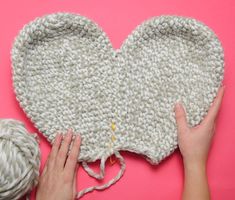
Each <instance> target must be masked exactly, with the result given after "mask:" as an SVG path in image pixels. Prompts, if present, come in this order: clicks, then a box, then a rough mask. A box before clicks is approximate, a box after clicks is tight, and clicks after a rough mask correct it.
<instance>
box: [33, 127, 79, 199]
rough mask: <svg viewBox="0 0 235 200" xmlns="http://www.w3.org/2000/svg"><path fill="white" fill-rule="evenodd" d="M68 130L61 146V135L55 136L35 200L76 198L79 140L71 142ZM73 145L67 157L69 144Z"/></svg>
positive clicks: (75, 139) (70, 133)
mask: <svg viewBox="0 0 235 200" xmlns="http://www.w3.org/2000/svg"><path fill="white" fill-rule="evenodd" d="M72 136H73V133H72V130H71V129H70V130H69V131H68V132H67V133H66V135H65V137H64V140H63V142H62V144H61V141H62V134H57V135H56V138H55V141H54V143H53V146H52V150H51V152H50V154H49V157H48V159H47V162H46V165H45V167H44V170H43V172H42V175H41V177H40V179H39V185H38V189H37V194H36V200H74V199H75V196H76V172H77V167H78V163H77V159H78V155H79V151H80V150H79V149H80V144H81V138H80V136H79V135H76V137H75V138H74V140H72ZM72 141H73V145H71V146H72V148H71V150H70V153H69V155H68V156H67V153H68V151H69V146H70V143H71V142H72Z"/></svg>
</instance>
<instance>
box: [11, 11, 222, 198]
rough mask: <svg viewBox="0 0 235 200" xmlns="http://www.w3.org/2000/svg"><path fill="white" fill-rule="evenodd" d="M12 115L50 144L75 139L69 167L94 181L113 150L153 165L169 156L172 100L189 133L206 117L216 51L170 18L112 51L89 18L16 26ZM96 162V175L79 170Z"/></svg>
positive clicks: (140, 29)
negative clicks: (77, 164)
mask: <svg viewBox="0 0 235 200" xmlns="http://www.w3.org/2000/svg"><path fill="white" fill-rule="evenodd" d="M12 63H13V80H14V87H15V92H16V96H17V100H18V101H19V103H20V105H21V107H22V108H23V109H24V111H25V112H26V114H27V115H28V117H29V118H30V119H31V120H32V121H33V122H34V124H35V126H36V127H37V128H38V129H39V130H40V131H41V132H42V133H43V134H44V135H45V137H46V138H47V139H48V141H50V142H52V141H53V140H54V138H55V133H56V131H57V130H61V131H62V132H66V130H67V129H68V128H69V127H72V128H73V129H74V131H75V132H78V133H80V134H81V137H82V145H81V153H80V155H79V158H78V160H79V161H81V162H82V164H83V167H84V169H85V170H86V171H87V172H88V173H89V175H91V176H93V177H95V178H97V179H102V178H103V177H104V172H105V161H106V159H107V158H108V157H109V156H110V155H112V154H115V155H116V156H117V158H118V159H119V160H120V164H121V170H120V172H119V174H118V175H117V176H116V177H115V179H113V180H111V181H110V182H109V183H107V184H106V185H104V186H96V187H91V188H89V189H85V190H83V191H81V192H80V193H78V197H81V196H82V195H84V194H85V193H86V192H89V191H92V190H94V189H104V188H106V187H108V186H110V185H111V184H113V183H115V182H116V181H117V180H118V179H119V178H120V177H121V176H122V174H123V173H124V169H125V163H124V159H123V158H122V156H121V155H120V154H119V151H121V150H126V151H131V152H135V153H137V154H141V155H143V156H144V157H145V158H146V159H147V160H148V161H149V162H151V163H152V164H157V163H159V162H160V161H162V160H163V159H164V158H166V157H167V156H169V155H170V154H171V153H172V152H173V151H174V150H175V149H176V148H177V133H176V123H175V118H174V112H173V107H174V104H175V103H176V102H177V101H181V102H182V103H183V104H184V106H185V108H186V110H187V118H188V122H189V124H190V125H191V126H195V125H197V124H199V123H200V121H201V120H202V119H203V117H204V116H205V114H206V113H207V111H208V109H209V107H210V105H211V103H212V102H213V99H214V97H215V96H216V93H217V91H218V88H219V87H220V85H221V81H222V79H223V65H224V55H223V49H222V47H221V44H220V42H219V40H218V38H217V37H216V35H215V34H214V33H213V31H212V30H211V29H209V28H208V27H207V26H206V25H204V24H203V23H201V22H199V21H197V20H195V19H191V18H185V17H179V16H160V17H153V18H151V19H148V20H146V21H145V22H143V23H142V24H140V25H139V26H137V28H136V29H135V30H134V31H133V32H132V33H131V34H130V35H129V36H128V37H127V39H126V40H125V41H124V43H123V44H122V46H121V47H120V49H118V50H114V49H113V47H112V45H111V43H110V41H109V39H108V37H107V36H106V34H105V33H104V32H103V31H102V29H101V28H100V27H99V26H98V25H97V24H96V23H94V22H93V21H91V20H90V19H88V18H86V17H84V16H80V15H77V14H71V13H55V14H51V15H47V16H43V17H41V18H37V19H35V20H34V21H32V22H30V23H29V24H27V25H25V26H24V28H23V29H22V30H21V32H20V33H19V35H18V36H17V38H16V40H15V43H14V46H13V49H12ZM98 159H101V163H100V169H101V171H100V173H99V174H97V173H95V172H93V171H92V170H91V169H90V168H89V167H88V165H87V163H88V162H93V161H96V160H98Z"/></svg>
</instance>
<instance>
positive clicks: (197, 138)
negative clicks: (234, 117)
mask: <svg viewBox="0 0 235 200" xmlns="http://www.w3.org/2000/svg"><path fill="white" fill-rule="evenodd" d="M223 94H224V87H221V88H220V89H219V91H218V94H217V97H216V98H215V100H214V102H213V104H212V106H211V107H210V109H209V111H208V113H207V115H206V117H205V118H204V120H203V121H202V122H201V124H200V125H198V126H196V127H193V128H190V127H189V126H188V124H187V119H186V114H185V110H184V108H183V106H182V105H181V104H179V103H178V104H176V106H175V116H176V123H177V128H178V144H179V149H180V152H181V154H182V156H183V161H184V164H189V163H194V164H202V165H205V164H206V161H207V157H208V152H209V149H210V145H211V139H212V137H213V135H214V130H215V119H216V116H217V113H218V111H219V107H220V104H221V101H222V98H223Z"/></svg>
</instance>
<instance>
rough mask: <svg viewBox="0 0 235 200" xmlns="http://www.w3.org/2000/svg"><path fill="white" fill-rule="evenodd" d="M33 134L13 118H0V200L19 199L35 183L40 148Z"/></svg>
mask: <svg viewBox="0 0 235 200" xmlns="http://www.w3.org/2000/svg"><path fill="white" fill-rule="evenodd" d="M35 136H36V134H35V135H34V134H29V133H28V132H27V130H26V129H25V127H24V125H23V124H22V123H21V122H19V121H17V120H13V119H0V200H14V199H19V198H20V197H22V196H23V195H25V194H27V193H29V192H30V191H31V190H32V188H33V187H34V186H36V185H37V183H38V177H39V166H40V151H39V146H38V142H37V140H36V139H35Z"/></svg>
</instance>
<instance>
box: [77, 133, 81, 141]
mask: <svg viewBox="0 0 235 200" xmlns="http://www.w3.org/2000/svg"><path fill="white" fill-rule="evenodd" d="M80 140H81V135H80V134H77V135H76V142H77V143H80Z"/></svg>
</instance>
